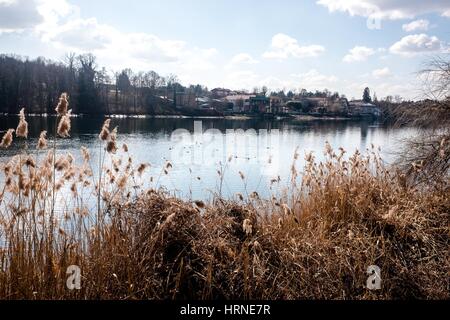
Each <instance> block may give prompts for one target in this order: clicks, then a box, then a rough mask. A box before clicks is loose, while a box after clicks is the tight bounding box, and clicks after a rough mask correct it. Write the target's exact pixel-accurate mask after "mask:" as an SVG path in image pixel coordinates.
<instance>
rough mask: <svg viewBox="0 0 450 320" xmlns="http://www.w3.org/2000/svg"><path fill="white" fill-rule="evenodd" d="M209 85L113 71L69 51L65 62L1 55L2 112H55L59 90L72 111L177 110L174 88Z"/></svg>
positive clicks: (200, 90)
mask: <svg viewBox="0 0 450 320" xmlns="http://www.w3.org/2000/svg"><path fill="white" fill-rule="evenodd" d="M186 90H191V91H192V92H194V93H195V94H197V95H200V94H202V93H203V92H204V91H205V90H207V88H205V87H203V86H200V85H192V86H190V87H188V88H185V87H183V86H182V85H181V84H180V83H179V81H178V79H177V77H176V76H175V75H168V76H165V77H164V76H160V75H159V74H158V73H156V72H155V71H148V72H138V73H135V72H133V71H132V70H131V69H124V70H122V71H120V72H115V73H113V75H111V74H110V73H108V72H107V70H106V69H105V68H100V67H99V66H98V64H97V61H96V58H95V56H94V55H92V54H82V55H75V54H67V55H66V56H65V58H64V61H63V62H55V61H51V60H48V59H45V58H42V57H40V58H37V59H33V60H31V59H28V58H22V57H20V56H17V55H5V54H2V55H0V113H12V114H17V113H19V111H20V109H21V108H22V107H25V108H26V110H27V113H48V114H53V113H54V108H55V105H56V104H57V102H58V97H59V96H60V94H61V92H67V93H68V95H69V99H70V108H71V109H72V111H73V113H82V114H109V113H123V114H129V113H148V114H152V113H158V114H161V113H162V114H164V113H165V112H166V113H173V112H174V108H173V107H174V105H173V104H171V103H170V102H169V101H170V99H172V101H173V96H174V92H180V91H181V92H184V91H186Z"/></svg>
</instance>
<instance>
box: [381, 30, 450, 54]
mask: <svg viewBox="0 0 450 320" xmlns="http://www.w3.org/2000/svg"><path fill="white" fill-rule="evenodd" d="M442 47H443V44H442V42H441V41H440V40H439V39H438V38H437V37H435V36H432V37H430V36H428V35H426V34H424V33H421V34H413V35H409V36H406V37H403V38H402V39H401V40H399V41H397V42H396V43H394V44H393V45H392V46H391V47H390V48H389V51H390V52H391V53H395V54H400V55H403V56H414V55H417V54H421V53H432V52H439V51H441V49H442Z"/></svg>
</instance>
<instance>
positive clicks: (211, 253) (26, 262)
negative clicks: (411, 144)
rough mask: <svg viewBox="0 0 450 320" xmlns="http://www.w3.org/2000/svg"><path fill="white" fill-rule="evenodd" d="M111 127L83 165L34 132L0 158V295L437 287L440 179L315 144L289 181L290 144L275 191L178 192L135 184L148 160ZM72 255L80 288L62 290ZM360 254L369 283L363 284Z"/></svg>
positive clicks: (435, 291)
mask: <svg viewBox="0 0 450 320" xmlns="http://www.w3.org/2000/svg"><path fill="white" fill-rule="evenodd" d="M62 98H63V97H62ZM66 112H67V110H66V109H65V111H64V113H61V116H60V117H59V118H58V121H69V127H68V128H69V129H70V118H69V116H70V113H68V112H67V113H66ZM67 115H68V116H67ZM66 116H67V118H65V117H66ZM20 121H25V122H26V120H25V117H24V118H23V119H22V118H21V120H20ZM22 126H24V124H23V123H22ZM64 133H68V132H67V131H66V130H64ZM7 135H8V136H6V137H5V138H4V139H3V140H4V142H2V145H3V146H4V147H8V146H9V144H11V139H12V131H8V133H7ZM115 135H116V131H115V130H113V131H110V121H109V120H107V121H106V122H105V125H104V126H103V128H102V131H101V134H100V136H99V143H101V144H102V152H101V156H100V159H93V161H95V162H91V157H90V155H89V152H88V150H86V149H82V150H81V154H82V159H83V162H82V163H81V164H76V163H75V161H74V159H73V156H72V155H70V154H64V155H63V154H58V150H56V148H55V144H53V149H52V150H49V151H48V152H47V151H45V150H43V149H45V148H46V146H47V141H46V134H45V133H43V134H41V139H40V140H39V143H38V148H37V149H38V150H36V151H33V155H32V154H28V153H25V151H23V152H22V153H21V154H18V155H16V156H15V157H13V158H12V159H11V160H10V161H9V162H7V163H3V164H2V170H3V173H4V176H5V179H4V180H3V181H4V182H3V185H1V186H0V192H1V193H0V298H1V299H184V298H190V299H217V298H224V299H233V298H235V299H406V298H426V299H448V298H449V278H448V271H449V270H450V261H449V259H448V247H449V236H450V229H449V223H448V222H449V213H450V198H449V197H448V194H449V184H448V179H441V180H440V183H439V184H435V185H433V188H427V187H426V186H421V187H420V188H419V187H416V186H414V185H413V184H411V183H410V182H409V181H408V179H406V176H405V174H404V173H402V172H399V171H397V170H395V169H388V168H386V167H385V166H384V165H383V163H382V161H381V160H380V158H379V156H378V154H377V151H376V150H375V149H373V148H372V149H371V150H368V151H367V154H365V155H362V154H360V153H358V152H357V153H355V154H354V155H352V156H351V157H350V158H348V159H347V158H346V157H345V156H344V154H345V151H344V150H343V149H339V150H336V151H334V150H332V149H331V147H330V146H329V145H328V144H327V145H326V148H325V154H326V161H325V162H320V163H318V162H317V161H315V159H314V157H313V155H311V154H308V155H306V161H307V163H306V166H305V167H304V168H303V176H302V180H301V183H300V184H298V183H296V181H298V179H295V177H296V176H297V174H298V173H297V172H298V168H297V166H296V163H295V162H296V159H297V158H298V156H299V155H298V154H297V153H296V155H295V156H294V162H293V164H292V176H293V179H292V185H291V187H290V190H288V191H287V192H286V196H284V197H281V198H273V199H270V200H264V199H260V197H259V196H258V195H257V194H252V196H250V197H248V198H244V197H243V196H242V195H239V196H238V197H237V199H236V200H225V199H222V198H220V197H217V198H216V199H214V201H212V202H211V203H204V202H202V201H194V202H187V201H183V200H180V199H177V198H174V197H172V196H170V195H169V194H168V193H166V192H165V191H164V190H153V189H145V188H144V187H143V186H142V179H141V175H142V172H143V171H144V170H145V169H146V167H147V166H148V165H147V164H135V163H134V162H133V159H132V157H130V156H129V154H128V147H126V145H124V146H123V148H122V149H119V148H117V147H116V145H115V142H116V141H115ZM60 136H63V137H65V136H67V135H66V134H60ZM41 140H42V141H41ZM446 143H448V142H446ZM110 144H111V146H110ZM446 150H447V149H446ZM28 152H31V151H28ZM105 158H108V159H109V160H110V161H105ZM93 163H99V166H100V168H101V170H99V172H100V173H99V174H98V176H96V175H94V174H93V173H92V172H93V171H92V165H93ZM169 164H170V163H168V164H167V165H166V166H165V168H163V170H164V172H163V173H162V174H170V170H171V168H172V164H170V165H169ZM418 170H419V169H418ZM239 174H240V175H241V177H242V179H244V180H245V174H244V173H239ZM92 194H93V195H94V196H95V197H96V198H97V199H98V200H97V202H96V208H92V207H90V206H89V202H88V200H87V199H86V197H88V196H89V195H92ZM60 203H66V205H64V206H62V207H61V206H57V204H60ZM70 265H78V266H79V267H80V268H81V275H82V278H81V289H80V290H69V289H68V288H67V287H66V279H67V275H66V270H67V268H68V266H70ZM370 265H377V266H379V267H380V268H381V278H382V287H381V290H377V291H372V290H368V289H367V288H366V280H367V277H368V274H367V273H366V271H367V268H368V266H370Z"/></svg>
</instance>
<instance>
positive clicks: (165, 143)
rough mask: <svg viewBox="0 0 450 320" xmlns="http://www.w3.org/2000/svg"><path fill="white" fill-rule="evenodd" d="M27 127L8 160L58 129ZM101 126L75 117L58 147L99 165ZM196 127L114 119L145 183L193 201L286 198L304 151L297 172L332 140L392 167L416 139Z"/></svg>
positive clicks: (335, 124) (276, 124)
mask: <svg viewBox="0 0 450 320" xmlns="http://www.w3.org/2000/svg"><path fill="white" fill-rule="evenodd" d="M28 121H29V132H30V133H29V137H30V138H29V139H28V140H27V141H26V142H19V143H18V142H17V141H16V142H15V143H14V144H13V146H12V148H11V149H8V150H1V151H0V158H1V159H2V161H4V160H5V159H7V158H8V157H10V156H12V155H14V154H16V153H17V152H18V149H19V148H24V147H28V149H29V150H34V149H35V145H36V143H37V138H38V136H39V133H40V131H41V130H47V131H48V132H49V133H51V132H53V131H54V128H55V118H53V117H29V118H28ZM103 121H104V118H94V117H83V118H72V131H71V138H70V139H67V140H62V139H59V140H58V144H57V145H58V150H59V152H61V153H67V152H71V153H72V154H74V155H75V156H76V158H77V157H78V158H79V149H80V147H81V146H85V147H87V148H89V149H90V151H91V155H92V158H93V159H95V157H96V156H97V154H98V150H99V149H100V148H101V145H100V142H99V141H98V138H97V137H98V133H99V131H100V128H101V126H102V124H103ZM195 121H199V120H193V119H181V118H120V119H119V118H114V119H112V121H111V127H114V126H118V132H119V137H118V142H119V145H121V144H122V143H126V144H127V145H128V147H129V150H130V153H131V154H132V156H133V158H134V160H135V163H139V162H149V163H151V169H150V170H149V172H148V175H147V176H146V177H145V179H148V180H149V181H150V177H153V181H157V184H158V185H157V186H164V187H166V188H168V189H170V190H173V191H175V192H177V194H178V195H180V196H183V197H187V198H191V197H192V198H195V199H207V198H209V197H210V195H211V192H213V191H217V190H218V189H220V190H221V192H222V195H223V196H226V197H231V196H233V195H234V194H235V193H238V192H239V193H243V194H245V193H250V192H252V191H257V192H258V193H259V194H260V195H262V196H265V197H268V196H270V195H271V194H273V193H277V192H280V190H281V189H282V188H283V186H285V184H286V183H287V182H288V180H289V174H290V166H291V163H292V159H293V154H294V150H295V149H296V148H297V147H299V152H300V157H299V161H298V166H299V169H301V167H302V165H303V162H304V160H303V157H304V154H305V153H307V152H310V151H312V152H314V154H315V156H316V158H317V160H318V161H320V160H321V159H323V147H324V144H325V142H326V141H328V142H329V143H330V144H331V145H332V147H334V148H338V147H340V146H342V147H344V148H345V149H346V150H347V152H348V154H351V153H352V152H354V151H355V150H356V149H359V150H362V151H364V150H365V149H366V148H367V147H370V145H371V144H374V145H376V146H380V147H381V148H382V156H383V157H384V159H385V160H387V161H390V160H392V155H391V154H390V151H392V150H393V149H394V148H398V146H397V145H396V144H397V143H398V141H399V139H401V138H403V137H405V136H406V135H410V134H412V131H411V129H399V128H395V129H394V128H388V127H384V126H382V125H381V124H378V123H368V122H354V121H303V122H302V121H293V120H289V121H262V120H258V119H247V120H228V119H201V127H202V129H201V130H202V132H203V134H200V135H199V133H198V132H197V134H194V131H195V125H196V124H195ZM17 122H18V117H1V118H0V131H5V130H6V129H7V128H10V127H11V128H15V127H16V126H17ZM197 126H198V123H197ZM180 129H184V131H185V133H186V134H187V136H186V138H187V140H183V141H182V142H178V143H176V141H175V140H174V139H173V136H172V133H173V132H174V131H175V130H180ZM211 129H216V134H215V135H211V136H208V135H205V134H204V133H205V132H210V131H211ZM252 129H254V130H252ZM49 135H51V134H49ZM212 137H213V139H212ZM30 152H31V151H30ZM33 152H34V151H33ZM228 160H230V161H228ZM167 161H171V163H172V165H173V168H172V170H171V172H170V174H169V175H164V174H163V175H162V174H161V171H162V169H163V167H164V165H165V163H166V162H167ZM218 168H222V169H223V173H224V175H223V180H220V179H219V176H218V173H217V169H218ZM239 171H241V172H244V173H245V175H246V181H245V183H244V182H243V181H242V180H241V179H240V176H239ZM278 176H280V178H281V183H280V184H279V185H278V187H277V188H278V190H274V189H270V183H269V181H270V180H271V179H273V178H275V177H278ZM0 179H3V176H2V177H1V178H0ZM154 183H155V182H154Z"/></svg>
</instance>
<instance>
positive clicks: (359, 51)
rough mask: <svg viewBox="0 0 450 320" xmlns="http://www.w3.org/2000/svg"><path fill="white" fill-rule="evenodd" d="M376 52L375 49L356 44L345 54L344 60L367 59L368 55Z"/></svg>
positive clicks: (358, 60) (349, 61) (357, 60)
mask: <svg viewBox="0 0 450 320" xmlns="http://www.w3.org/2000/svg"><path fill="white" fill-rule="evenodd" d="M373 54H375V50H374V49H372V48H368V47H364V46H356V47H354V48H353V49H350V51H349V53H348V54H347V55H345V56H344V59H343V61H344V62H348V63H351V62H360V61H366V60H367V58H368V57H370V56H371V55H373Z"/></svg>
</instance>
